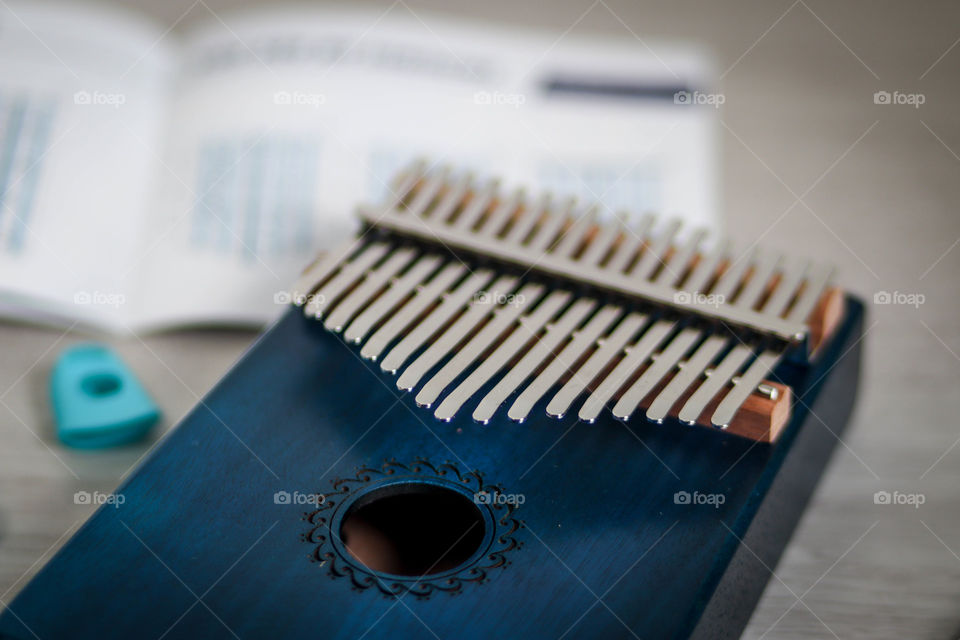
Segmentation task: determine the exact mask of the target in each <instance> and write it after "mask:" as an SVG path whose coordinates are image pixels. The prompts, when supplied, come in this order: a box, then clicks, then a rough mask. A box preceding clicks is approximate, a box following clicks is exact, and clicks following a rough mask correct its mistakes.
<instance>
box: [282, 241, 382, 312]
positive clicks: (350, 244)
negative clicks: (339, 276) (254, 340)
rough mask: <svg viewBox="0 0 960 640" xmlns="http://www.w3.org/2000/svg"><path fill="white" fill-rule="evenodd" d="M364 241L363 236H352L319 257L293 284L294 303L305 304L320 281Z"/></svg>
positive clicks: (291, 294)
mask: <svg viewBox="0 0 960 640" xmlns="http://www.w3.org/2000/svg"><path fill="white" fill-rule="evenodd" d="M363 242H364V241H363V239H361V238H351V239H350V240H348V241H347V242H344V243H343V244H341V245H340V246H339V247H337V248H336V249H334V250H333V251H331V252H329V253H327V254H325V255H323V256H321V257H319V258H317V260H315V261H314V262H313V263H312V264H311V265H310V266H309V267H307V268H306V269H305V270H304V272H303V274H301V275H300V277H299V278H298V279H297V282H296V284H294V285H293V289H292V290H291V291H290V297H291V298H292V299H293V302H294V304H296V305H297V306H298V307H302V306H304V305H305V304H306V303H307V297H308V296H309V295H310V293H312V292H313V290H314V289H316V288H317V286H318V285H319V284H320V283H322V282H323V281H324V280H326V278H327V276H329V275H330V274H331V273H332V272H333V271H334V270H335V269H336V268H337V267H338V266H339V265H340V264H341V263H342V262H343V261H344V260H346V259H347V258H349V257H350V254H352V253H353V252H354V251H356V250H357V249H358V248H359V247H360V246H362V245H363Z"/></svg>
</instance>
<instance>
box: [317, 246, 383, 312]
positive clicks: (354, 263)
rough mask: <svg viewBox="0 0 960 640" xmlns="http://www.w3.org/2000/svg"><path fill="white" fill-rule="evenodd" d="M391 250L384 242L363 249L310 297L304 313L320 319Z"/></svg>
mask: <svg viewBox="0 0 960 640" xmlns="http://www.w3.org/2000/svg"><path fill="white" fill-rule="evenodd" d="M388 249H390V245H388V244H386V243H384V242H375V243H372V244H370V245H368V246H367V247H365V248H364V249H363V252H362V253H361V254H360V255H358V256H355V257H354V258H353V260H351V261H350V262H348V263H347V264H345V265H344V266H343V268H342V269H341V270H340V272H339V273H338V274H337V275H335V276H334V277H333V278H331V279H330V281H329V282H327V284H325V285H323V286H322V287H321V288H320V290H319V291H317V293H316V295H313V296H311V297H310V301H309V302H307V306H306V307H305V308H304V310H303V312H304V314H306V315H307V316H310V317H313V318H320V317H321V316H322V315H323V312H324V311H326V309H327V307H328V306H329V305H330V304H331V303H332V302H333V301H334V300H335V299H337V298H338V297H339V296H340V294H341V293H343V291H344V290H345V289H347V288H348V287H350V285H352V284H353V283H354V282H356V281H357V280H359V279H360V278H362V277H363V275H364V273H365V272H366V271H367V269H369V268H370V266H372V265H373V264H375V263H376V262H378V261H379V260H380V258H382V257H383V255H384V254H385V253H386V252H387V250H388Z"/></svg>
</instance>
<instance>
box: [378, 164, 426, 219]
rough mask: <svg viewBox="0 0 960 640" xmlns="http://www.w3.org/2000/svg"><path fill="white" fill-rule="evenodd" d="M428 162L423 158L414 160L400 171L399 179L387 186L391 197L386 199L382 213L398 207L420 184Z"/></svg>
mask: <svg viewBox="0 0 960 640" xmlns="http://www.w3.org/2000/svg"><path fill="white" fill-rule="evenodd" d="M426 166H427V165H426V163H425V162H424V161H423V160H416V161H414V162H413V163H412V164H411V165H410V166H409V168H407V169H404V170H403V171H401V172H400V174H399V177H398V180H397V181H396V182H395V183H394V184H392V185H390V186H388V187H387V189H388V190H389V191H390V195H389V197H387V198H386V199H385V200H384V203H383V206H382V208H381V210H380V213H386V212H387V211H392V210H394V209H397V208H398V207H399V206H400V203H402V202H403V201H404V200H405V199H406V198H407V197H409V196H410V193H411V192H412V191H414V190H415V188H416V187H417V186H418V185H419V184H420V181H421V180H423V178H424V177H425V175H426Z"/></svg>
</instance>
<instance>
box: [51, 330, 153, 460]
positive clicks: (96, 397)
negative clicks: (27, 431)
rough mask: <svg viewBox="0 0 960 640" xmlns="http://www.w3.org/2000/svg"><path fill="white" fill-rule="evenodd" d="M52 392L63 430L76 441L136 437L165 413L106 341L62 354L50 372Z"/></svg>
mask: <svg viewBox="0 0 960 640" xmlns="http://www.w3.org/2000/svg"><path fill="white" fill-rule="evenodd" d="M50 395H51V399H52V401H53V414H54V418H55V420H56V424H57V436H58V437H59V438H60V440H62V441H63V443H64V444H67V445H69V446H71V447H77V448H81V449H100V448H104V447H112V446H115V445H119V444H124V443H127V442H131V441H133V440H136V439H138V438H140V437H142V436H143V435H144V434H146V432H147V431H148V430H149V429H150V427H152V426H153V425H154V424H156V422H157V420H158V419H159V418H160V410H159V409H158V408H157V405H156V404H154V402H153V400H151V399H150V396H148V395H147V392H146V390H145V389H144V388H143V385H141V384H140V381H139V380H137V378H136V376H134V375H133V373H132V372H131V371H130V369H129V368H128V367H127V365H125V364H124V363H123V361H122V360H120V358H119V357H118V356H117V355H116V354H115V353H114V352H113V351H111V350H110V349H108V348H107V347H106V346H104V345H100V344H80V345H76V346H74V347H71V348H69V349H67V350H66V351H64V352H63V353H62V354H61V355H60V357H59V358H58V359H57V362H56V364H54V366H53V373H52V374H51V376H50Z"/></svg>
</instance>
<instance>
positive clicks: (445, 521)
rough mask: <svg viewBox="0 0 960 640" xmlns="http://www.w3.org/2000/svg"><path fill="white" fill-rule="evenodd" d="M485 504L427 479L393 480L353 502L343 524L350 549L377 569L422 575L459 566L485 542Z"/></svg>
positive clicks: (363, 563) (372, 567) (341, 534)
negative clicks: (481, 509) (483, 510)
mask: <svg viewBox="0 0 960 640" xmlns="http://www.w3.org/2000/svg"><path fill="white" fill-rule="evenodd" d="M484 533H485V524H484V519H483V515H482V514H481V512H480V509H479V508H478V507H477V505H475V504H474V503H473V501H472V500H470V498H468V497H467V496H465V495H464V494H462V493H460V492H458V491H454V490H452V489H447V488H444V487H441V486H437V485H433V484H428V483H425V482H404V483H397V484H391V485H388V486H385V487H382V488H380V489H376V490H374V491H371V492H370V493H368V494H367V495H365V496H363V498H361V499H359V500H357V502H356V503H355V504H353V505H351V507H350V510H349V511H347V513H346V515H345V516H344V518H343V522H342V524H341V525H340V537H341V539H342V540H343V543H344V545H345V546H346V547H347V550H348V551H349V552H350V554H351V555H352V556H353V557H354V558H355V559H356V560H357V561H358V562H360V563H361V564H362V565H363V566H365V567H367V568H368V569H372V570H374V571H379V572H382V573H389V574H394V575H402V576H423V575H430V574H435V573H442V572H445V571H450V570H453V569H456V568H457V567H458V566H460V565H461V564H463V563H464V562H466V561H467V560H468V559H470V557H471V556H472V555H473V554H474V552H476V550H477V549H478V548H479V547H480V544H481V543H482V542H483V539H484Z"/></svg>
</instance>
